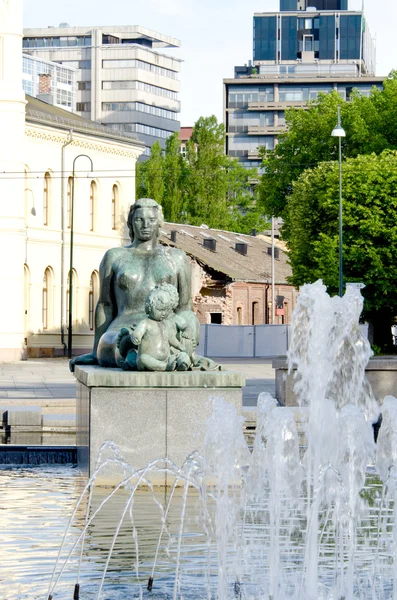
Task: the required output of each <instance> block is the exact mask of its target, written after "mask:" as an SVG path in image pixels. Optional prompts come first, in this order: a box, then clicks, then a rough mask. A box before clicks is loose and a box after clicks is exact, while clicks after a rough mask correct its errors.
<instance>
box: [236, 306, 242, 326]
mask: <svg viewBox="0 0 397 600" xmlns="http://www.w3.org/2000/svg"><path fill="white" fill-rule="evenodd" d="M242 324H243V309H242V307H241V306H238V307H237V325H242Z"/></svg>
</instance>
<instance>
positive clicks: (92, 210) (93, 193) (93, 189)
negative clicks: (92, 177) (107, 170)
mask: <svg viewBox="0 0 397 600" xmlns="http://www.w3.org/2000/svg"><path fill="white" fill-rule="evenodd" d="M96 197H97V185H96V183H95V181H91V183H90V231H94V229H95V209H96Z"/></svg>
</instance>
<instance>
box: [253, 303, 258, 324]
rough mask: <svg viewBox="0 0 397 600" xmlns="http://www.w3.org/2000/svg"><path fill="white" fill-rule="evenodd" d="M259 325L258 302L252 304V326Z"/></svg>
mask: <svg viewBox="0 0 397 600" xmlns="http://www.w3.org/2000/svg"><path fill="white" fill-rule="evenodd" d="M258 324H259V302H253V303H252V325H258Z"/></svg>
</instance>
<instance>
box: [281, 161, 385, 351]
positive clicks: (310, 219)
mask: <svg viewBox="0 0 397 600" xmlns="http://www.w3.org/2000/svg"><path fill="white" fill-rule="evenodd" d="M338 210H339V167H338V163H337V162H332V163H321V164H319V165H318V166H317V167H315V168H314V169H312V170H310V169H308V170H306V171H305V172H304V173H303V174H302V175H301V176H300V177H299V179H298V180H297V181H295V182H294V183H293V186H292V193H291V194H290V196H289V199H288V203H287V208H286V211H287V216H288V228H287V239H288V246H289V258H290V263H291V267H292V271H293V275H292V277H291V283H293V284H294V285H296V286H300V285H301V284H303V283H308V282H312V281H315V280H317V279H318V278H322V279H323V281H324V283H325V284H326V285H327V286H328V288H329V290H330V291H331V293H332V292H334V293H336V292H337V289H338V262H339V255H338V248H339V245H338V240H339V234H338V227H339V218H338ZM396 222H397V152H396V151H390V150H387V151H384V152H382V153H381V154H380V155H378V156H377V155H375V154H371V155H368V156H358V157H357V158H350V159H347V160H346V161H345V162H344V165H343V261H344V265H343V271H344V278H345V281H352V282H354V281H356V282H363V283H364V284H365V286H366V287H365V289H364V290H363V295H364V298H365V304H364V313H363V316H364V318H366V319H368V320H369V321H371V322H372V323H374V324H375V323H377V325H378V326H379V325H380V326H381V328H383V329H384V330H385V331H386V332H387V329H388V335H386V334H385V337H383V338H382V339H381V338H380V337H379V336H378V337H377V338H376V339H374V342H375V343H376V344H378V345H379V346H380V347H382V348H383V347H384V346H385V344H386V345H387V343H388V340H389V341H390V338H391V334H390V326H391V321H392V316H393V315H395V314H397V286H396V284H395V282H396V280H397V228H396V226H395V224H396Z"/></svg>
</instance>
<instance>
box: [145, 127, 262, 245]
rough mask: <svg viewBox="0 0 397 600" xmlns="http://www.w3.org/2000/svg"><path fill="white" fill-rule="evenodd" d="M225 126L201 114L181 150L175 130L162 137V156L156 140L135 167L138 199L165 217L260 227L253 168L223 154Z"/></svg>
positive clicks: (245, 230) (224, 226)
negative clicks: (158, 208)
mask: <svg viewBox="0 0 397 600" xmlns="http://www.w3.org/2000/svg"><path fill="white" fill-rule="evenodd" d="M224 146H225V129H224V126H223V124H220V123H218V122H217V119H216V117H215V116H211V117H201V118H200V119H199V120H198V121H197V122H196V124H195V126H194V128H193V132H192V137H191V139H190V140H189V141H188V143H187V147H186V159H184V158H183V157H182V155H181V154H180V140H179V135H178V133H174V134H173V135H171V136H170V137H169V138H167V141H166V148H165V152H164V155H163V154H162V152H161V148H160V145H159V144H158V143H157V142H156V144H154V145H153V146H152V150H151V156H150V158H149V159H148V160H147V161H146V162H145V163H140V164H139V165H138V166H137V182H136V192H137V197H142V196H149V197H151V198H154V199H155V200H157V202H160V203H161V204H162V205H163V209H164V216H165V218H166V220H168V221H173V222H177V223H178V222H182V223H189V224H191V225H201V224H202V223H205V224H206V225H208V226H209V227H214V228H219V229H229V230H233V231H237V232H240V233H250V232H251V230H252V229H253V228H256V229H263V227H264V226H265V220H264V218H263V217H262V213H261V210H262V209H261V207H260V206H259V204H258V202H257V193H256V186H255V185H254V182H257V180H258V173H257V170H256V169H245V168H244V167H242V166H241V165H240V164H239V163H238V161H237V160H235V159H231V158H230V157H228V156H225V152H224Z"/></svg>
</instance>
